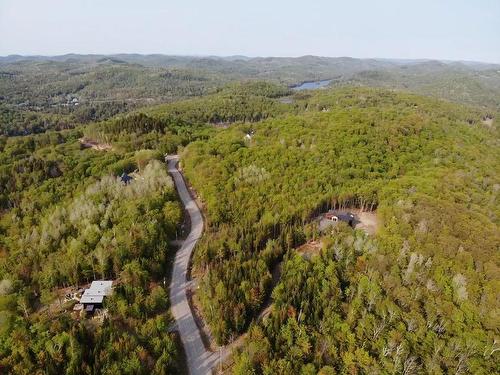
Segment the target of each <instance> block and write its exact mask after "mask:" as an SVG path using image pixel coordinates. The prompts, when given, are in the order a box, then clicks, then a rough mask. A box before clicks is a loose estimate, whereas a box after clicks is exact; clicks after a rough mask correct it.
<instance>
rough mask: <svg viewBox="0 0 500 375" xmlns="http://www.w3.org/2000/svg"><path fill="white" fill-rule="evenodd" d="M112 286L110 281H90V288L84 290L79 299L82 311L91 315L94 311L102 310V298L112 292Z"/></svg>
mask: <svg viewBox="0 0 500 375" xmlns="http://www.w3.org/2000/svg"><path fill="white" fill-rule="evenodd" d="M112 286H113V281H112V280H99V281H92V284H91V285H90V288H88V289H85V291H84V292H83V295H82V298H80V303H81V304H82V305H83V309H84V310H85V311H86V312H88V313H93V312H94V310H95V309H100V308H102V306H103V303H104V297H106V296H109V295H111V294H112V292H113V290H112Z"/></svg>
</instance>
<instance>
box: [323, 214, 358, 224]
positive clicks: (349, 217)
mask: <svg viewBox="0 0 500 375" xmlns="http://www.w3.org/2000/svg"><path fill="white" fill-rule="evenodd" d="M323 217H324V218H325V219H326V220H329V221H332V222H335V223H336V222H339V221H343V222H346V223H347V224H349V225H350V226H351V227H353V226H354V222H355V217H354V215H353V214H352V213H350V212H338V211H332V210H331V211H328V212H327V213H326V214H324V215H323Z"/></svg>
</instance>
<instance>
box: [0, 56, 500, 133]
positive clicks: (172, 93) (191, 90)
mask: <svg viewBox="0 0 500 375" xmlns="http://www.w3.org/2000/svg"><path fill="white" fill-rule="evenodd" d="M321 79H329V80H332V83H331V84H332V85H346V84H348V85H353V84H354V85H366V86H382V87H387V88H397V89H399V90H406V91H411V92H416V93H419V94H423V95H432V96H435V97H438V98H445V99H448V100H452V101H456V102H458V103H466V104H470V105H476V106H480V107H483V108H488V109H491V110H498V108H499V105H500V66H499V65H494V64H481V63H465V62H441V61H429V60H391V59H354V58H349V57H339V58H329V57H318V56H302V57H297V58H286V57H268V58H245V57H241V56H240V57H238V56H235V57H228V58H224V57H215V56H207V57H188V56H163V55H126V54H124V55H112V56H104V55H64V56H52V57H46V56H31V57H29V56H10V57H9V56H8V57H0V134H7V135H25V134H29V133H40V132H44V131H46V130H48V129H65V128H72V127H76V126H79V125H81V124H86V123H89V122H95V121H100V120H105V119H109V118H111V117H113V116H115V115H117V114H120V113H126V112H129V111H131V110H134V109H137V108H143V107H148V106H151V105H156V104H160V103H167V102H172V101H177V100H180V99H186V98H192V97H199V96H203V95H206V94H209V93H214V92H216V91H217V90H220V89H221V88H222V87H224V86H225V85H227V84H228V83H231V82H240V81H244V80H266V81H271V82H274V83H277V84H281V85H284V86H293V85H296V84H299V83H301V82H304V81H315V80H321Z"/></svg>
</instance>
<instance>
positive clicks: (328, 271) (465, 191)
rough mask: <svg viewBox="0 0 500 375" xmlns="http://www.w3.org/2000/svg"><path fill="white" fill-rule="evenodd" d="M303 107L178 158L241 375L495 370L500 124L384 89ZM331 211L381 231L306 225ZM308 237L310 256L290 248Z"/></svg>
mask: <svg viewBox="0 0 500 375" xmlns="http://www.w3.org/2000/svg"><path fill="white" fill-rule="evenodd" d="M296 104H297V106H299V107H300V108H302V109H303V112H301V113H298V114H294V115H281V116H278V117H276V118H273V119H268V120H264V121H262V122H258V123H253V124H241V125H235V126H232V127H230V128H229V129H225V130H220V131H218V132H217V133H216V134H215V135H214V136H213V137H211V138H209V139H207V140H198V141H195V142H193V143H191V144H190V145H189V146H188V147H187V148H186V149H185V151H184V153H183V155H182V163H183V168H184V171H185V173H186V175H187V177H188V179H189V181H190V182H191V183H192V185H193V187H194V188H195V190H196V191H197V192H198V194H199V196H200V198H201V200H202V201H203V202H204V204H205V208H206V213H207V219H208V228H207V234H206V235H205V236H204V238H203V239H202V243H201V244H200V245H199V247H198V249H197V250H196V254H195V260H194V267H195V268H194V274H199V275H200V277H201V283H200V289H199V291H198V293H197V294H198V296H199V299H200V302H201V306H202V309H203V314H204V317H205V318H206V319H207V320H208V322H209V324H210V326H211V328H212V332H213V333H214V335H215V337H216V338H217V340H218V341H219V342H228V341H230V340H231V339H232V338H234V337H236V336H237V335H238V334H240V333H242V332H244V331H246V330H247V329H249V331H250V332H249V336H248V338H247V340H246V344H245V345H244V347H243V349H242V350H241V351H240V354H239V355H238V356H237V358H236V364H235V366H234V368H233V370H234V371H235V373H238V374H248V373H254V372H255V373H268V374H269V373H273V374H292V373H294V374H295V373H306V374H314V373H317V372H318V371H319V370H321V371H322V373H324V374H334V373H474V374H491V373H495V372H498V371H499V367H498V363H499V360H498V359H499V358H498V350H497V349H498V327H499V320H498V309H499V305H498V300H497V298H496V290H497V289H498V285H499V281H500V280H499V277H498V275H499V266H500V258H499V253H498V246H499V243H500V236H499V233H500V231H499V224H500V219H499V218H500V211H499V207H500V205H499V203H500V202H499V197H498V190H499V189H498V187H499V186H500V151H499V150H500V148H499V141H500V140H499V130H498V126H497V125H493V126H490V125H486V124H483V122H482V116H483V114H482V113H481V112H479V111H475V110H472V109H467V108H465V107H462V106H458V105H454V104H450V103H446V102H441V101H436V100H433V99H427V98H423V97H419V96H414V95H407V94H400V93H394V92H389V91H384V90H374V89H352V88H349V89H343V90H335V91H323V92H321V93H315V94H313V95H306V96H305V97H304V98H303V99H302V100H297V103H296ZM248 135H249V136H248ZM339 206H342V207H347V208H356V207H364V208H365V209H376V215H377V216H378V218H379V220H380V223H381V224H380V225H381V227H380V229H379V231H378V232H377V234H376V235H375V236H367V235H366V234H364V233H363V232H360V231H353V230H352V229H350V228H349V227H347V226H339V227H338V228H337V229H336V231H334V232H333V233H331V234H324V235H321V236H320V234H319V233H318V231H317V228H316V227H315V225H314V224H313V223H312V221H311V219H312V218H313V217H314V216H315V215H317V214H319V213H321V212H324V211H325V210H326V209H328V208H329V207H339ZM310 239H315V240H317V241H321V243H322V250H321V251H320V253H319V255H317V256H314V257H312V258H311V259H306V258H303V257H301V256H300V255H298V254H297V253H296V252H295V251H294V248H296V247H297V246H299V245H301V244H302V243H304V242H305V241H307V240H310ZM282 260H283V263H282V265H281V266H282V270H283V271H282V274H281V278H280V279H279V282H278V284H277V285H275V286H274V285H273V284H272V281H271V280H272V277H271V274H272V272H273V270H274V268H275V267H276V266H277V264H278V263H280V262H281V261H282ZM270 294H272V300H273V303H272V306H271V312H270V315H269V316H268V317H267V318H265V319H264V320H263V321H261V322H259V323H256V320H255V319H256V317H257V316H258V314H259V313H260V312H261V309H262V308H263V306H264V303H265V302H266V300H267V298H268V296H269V295H270ZM252 322H253V323H252Z"/></svg>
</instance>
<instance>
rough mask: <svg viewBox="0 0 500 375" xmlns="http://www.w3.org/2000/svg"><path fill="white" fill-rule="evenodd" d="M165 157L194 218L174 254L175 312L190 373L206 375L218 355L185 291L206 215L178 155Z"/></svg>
mask: <svg viewBox="0 0 500 375" xmlns="http://www.w3.org/2000/svg"><path fill="white" fill-rule="evenodd" d="M165 161H166V163H167V166H168V172H169V173H170V175H171V176H172V178H173V179H174V182H175V186H176V188H177V192H178V193H179V197H180V198H181V201H182V204H183V205H184V207H185V209H186V211H187V213H188V214H189V218H190V221H191V231H190V232H189V235H188V236H187V238H186V239H185V240H184V242H183V243H182V246H181V248H180V249H179V250H178V251H177V253H176V254H175V260H174V265H173V271H172V281H171V282H170V303H171V306H172V314H173V316H174V318H175V321H176V324H177V329H178V331H179V334H180V337H181V340H182V344H183V345H184V351H185V352H186V360H187V365H188V369H189V374H190V375H206V374H210V373H211V372H212V369H213V368H214V367H215V366H216V365H217V361H218V358H219V356H218V355H217V353H213V352H211V351H209V350H207V349H206V348H205V345H204V344H203V341H202V339H201V335H200V331H199V329H198V326H197V325H196V323H195V321H194V317H193V313H192V312H191V309H190V307H189V303H188V299H187V295H186V290H187V287H188V280H187V271H188V267H189V260H190V259H191V254H192V252H193V249H194V246H195V245H196V242H197V241H198V239H199V238H200V236H201V234H202V232H203V217H202V215H201V212H200V210H199V208H198V206H197V205H196V202H195V201H194V200H193V198H192V197H191V195H190V194H189V191H188V188H187V187H186V183H185V182H184V178H183V177H182V174H181V172H179V170H178V169H177V164H178V161H179V157H178V156H177V155H172V156H167V157H166V158H165Z"/></svg>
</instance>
